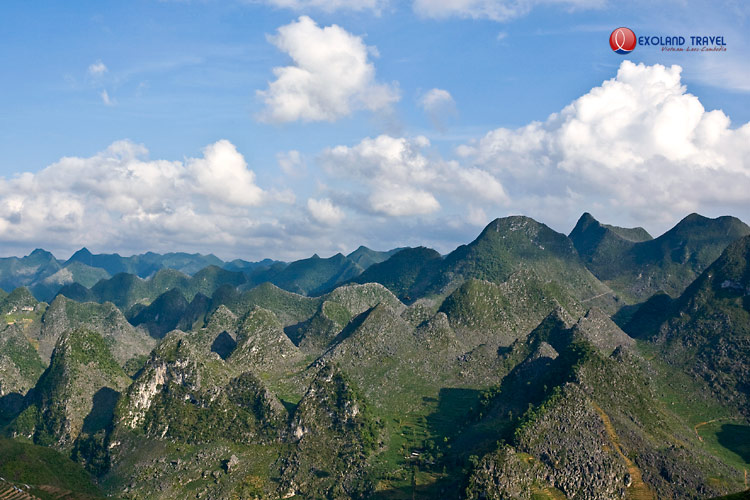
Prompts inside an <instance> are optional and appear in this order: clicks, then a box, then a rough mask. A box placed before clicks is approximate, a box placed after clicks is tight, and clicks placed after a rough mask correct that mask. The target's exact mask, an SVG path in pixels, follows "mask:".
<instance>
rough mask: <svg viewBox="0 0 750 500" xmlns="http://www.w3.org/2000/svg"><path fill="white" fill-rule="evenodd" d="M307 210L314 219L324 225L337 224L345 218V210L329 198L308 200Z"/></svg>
mask: <svg viewBox="0 0 750 500" xmlns="http://www.w3.org/2000/svg"><path fill="white" fill-rule="evenodd" d="M307 210H308V212H309V213H310V215H311V216H312V218H313V219H315V220H316V221H318V222H319V223H321V224H324V225H335V224H338V223H339V222H341V220H342V219H343V218H344V212H343V211H342V210H341V209H340V208H339V207H337V206H336V205H334V204H333V202H331V200H330V199H328V198H323V199H321V200H316V199H314V198H309V199H308V200H307Z"/></svg>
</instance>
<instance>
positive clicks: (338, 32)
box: [258, 16, 399, 123]
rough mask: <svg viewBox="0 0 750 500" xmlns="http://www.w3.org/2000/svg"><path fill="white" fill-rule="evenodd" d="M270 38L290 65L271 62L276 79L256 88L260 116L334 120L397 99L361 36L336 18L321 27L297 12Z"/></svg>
mask: <svg viewBox="0 0 750 500" xmlns="http://www.w3.org/2000/svg"><path fill="white" fill-rule="evenodd" d="M269 40H270V42H271V43H273V44H274V45H275V46H276V47H277V48H278V49H279V50H281V51H283V52H286V53H287V54H289V56H290V57H291V58H292V61H293V62H294V65H293V66H284V67H277V68H274V69H273V73H274V75H275V76H276V80H274V81H273V82H270V83H269V84H268V89H267V90H262V91H258V95H259V96H260V97H261V98H262V99H263V102H264V104H265V109H264V110H263V111H262V112H261V114H260V115H259V118H260V119H261V120H262V121H267V122H273V123H283V122H292V121H297V120H301V121H306V122H310V121H335V120H337V119H339V118H342V117H344V116H348V115H350V114H351V113H352V112H354V111H356V110H359V109H366V110H370V111H382V110H387V109H389V108H390V106H391V104H393V103H394V102H396V101H398V99H399V92H398V89H397V88H396V86H395V85H388V84H383V83H379V82H377V81H376V80H375V66H374V65H373V64H372V62H371V61H370V60H369V55H370V53H371V52H372V51H368V47H367V46H366V45H365V44H364V42H363V41H362V38H360V37H358V36H355V35H352V34H351V33H349V32H347V31H346V30H344V29H343V28H341V27H339V26H337V25H335V24H334V25H332V26H326V27H324V28H320V27H318V25H317V24H316V23H315V21H313V20H312V19H310V18H309V17H307V16H301V17H300V18H299V19H298V20H297V21H294V22H292V23H290V24H288V25H285V26H282V27H281V28H279V29H278V34H276V35H275V36H271V37H269Z"/></svg>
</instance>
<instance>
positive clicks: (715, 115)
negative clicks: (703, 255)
mask: <svg viewBox="0 0 750 500" xmlns="http://www.w3.org/2000/svg"><path fill="white" fill-rule="evenodd" d="M680 73H681V68H680V67H679V66H671V67H664V66H662V65H658V64H657V65H653V66H646V65H643V64H638V65H636V64H633V63H632V62H630V61H624V62H623V63H622V64H621V66H620V69H619V71H618V72H617V76H616V77H615V78H613V79H611V80H608V81H606V82H604V83H603V84H602V85H601V86H599V87H595V88H593V89H591V91H589V92H588V93H586V94H585V95H583V96H581V97H580V98H578V99H576V100H575V101H573V102H572V103H571V104H570V105H568V106H566V107H565V109H563V110H562V111H561V112H560V113H555V114H552V115H550V117H549V118H548V119H547V121H546V122H544V123H539V122H534V123H531V124H529V125H526V126H524V127H521V128H518V129H515V130H512V129H506V128H499V129H496V130H493V131H491V132H489V133H488V134H487V135H485V136H484V137H483V138H482V139H480V140H479V141H476V142H474V143H472V144H469V145H465V146H463V147H461V148H459V150H458V152H459V154H460V155H461V156H464V157H465V160H466V161H472V162H473V163H474V164H476V165H477V166H480V167H482V168H484V169H485V170H487V171H490V172H492V173H493V174H494V175H495V176H496V177H497V178H499V179H500V180H501V181H502V182H503V186H505V188H506V189H507V190H508V194H509V196H510V197H511V199H512V204H513V206H514V207H518V209H519V210H520V211H525V212H526V213H530V215H537V216H540V217H541V218H546V219H547V220H550V219H552V220H558V221H560V222H563V221H564V222H568V220H569V219H567V218H568V217H569V216H570V215H571V211H572V212H577V213H578V214H580V212H582V211H584V210H590V209H591V207H592V206H594V205H596V206H598V207H601V210H600V212H603V213H604V215H605V216H606V217H608V218H609V220H613V221H622V220H623V219H624V218H626V217H628V220H629V221H630V222H635V223H638V224H649V223H651V224H653V225H655V226H659V229H663V228H664V226H665V225H667V224H671V223H673V222H674V220H675V219H677V218H679V217H681V216H684V215H685V214H687V213H689V212H691V211H703V212H708V213H714V212H715V211H716V210H721V211H727V212H730V213H738V212H746V205H747V199H748V194H747V193H748V192H750V123H748V124H745V125H743V126H741V127H739V128H736V129H733V128H731V127H730V120H729V117H727V116H726V115H725V114H724V113H723V112H722V111H718V110H714V111H706V110H705V109H704V107H703V105H702V104H701V103H700V101H699V100H698V98H697V97H696V96H694V95H692V94H689V93H688V92H687V91H686V88H685V86H683V85H682V83H681V79H680ZM652 227H653V226H652Z"/></svg>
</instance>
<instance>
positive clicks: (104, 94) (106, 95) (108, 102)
mask: <svg viewBox="0 0 750 500" xmlns="http://www.w3.org/2000/svg"><path fill="white" fill-rule="evenodd" d="M99 97H101V98H102V102H103V103H104V105H105V106H114V105H115V104H116V103H115V101H114V99H112V98H111V97H109V92H107V91H106V90H102V91H101V92H99Z"/></svg>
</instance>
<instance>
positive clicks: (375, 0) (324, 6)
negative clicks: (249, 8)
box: [265, 0, 387, 13]
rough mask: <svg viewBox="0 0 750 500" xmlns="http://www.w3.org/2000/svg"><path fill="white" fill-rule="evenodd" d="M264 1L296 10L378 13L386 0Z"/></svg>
mask: <svg viewBox="0 0 750 500" xmlns="http://www.w3.org/2000/svg"><path fill="white" fill-rule="evenodd" d="M265 3H267V4H269V5H273V6H274V7H282V8H286V9H293V10H297V11H305V10H309V9H318V10H322V11H324V12H334V11H337V10H354V11H362V10H371V11H374V12H376V13H379V12H380V11H381V9H382V8H383V7H384V5H385V4H386V3H387V1H386V0H266V1H265Z"/></svg>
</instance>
